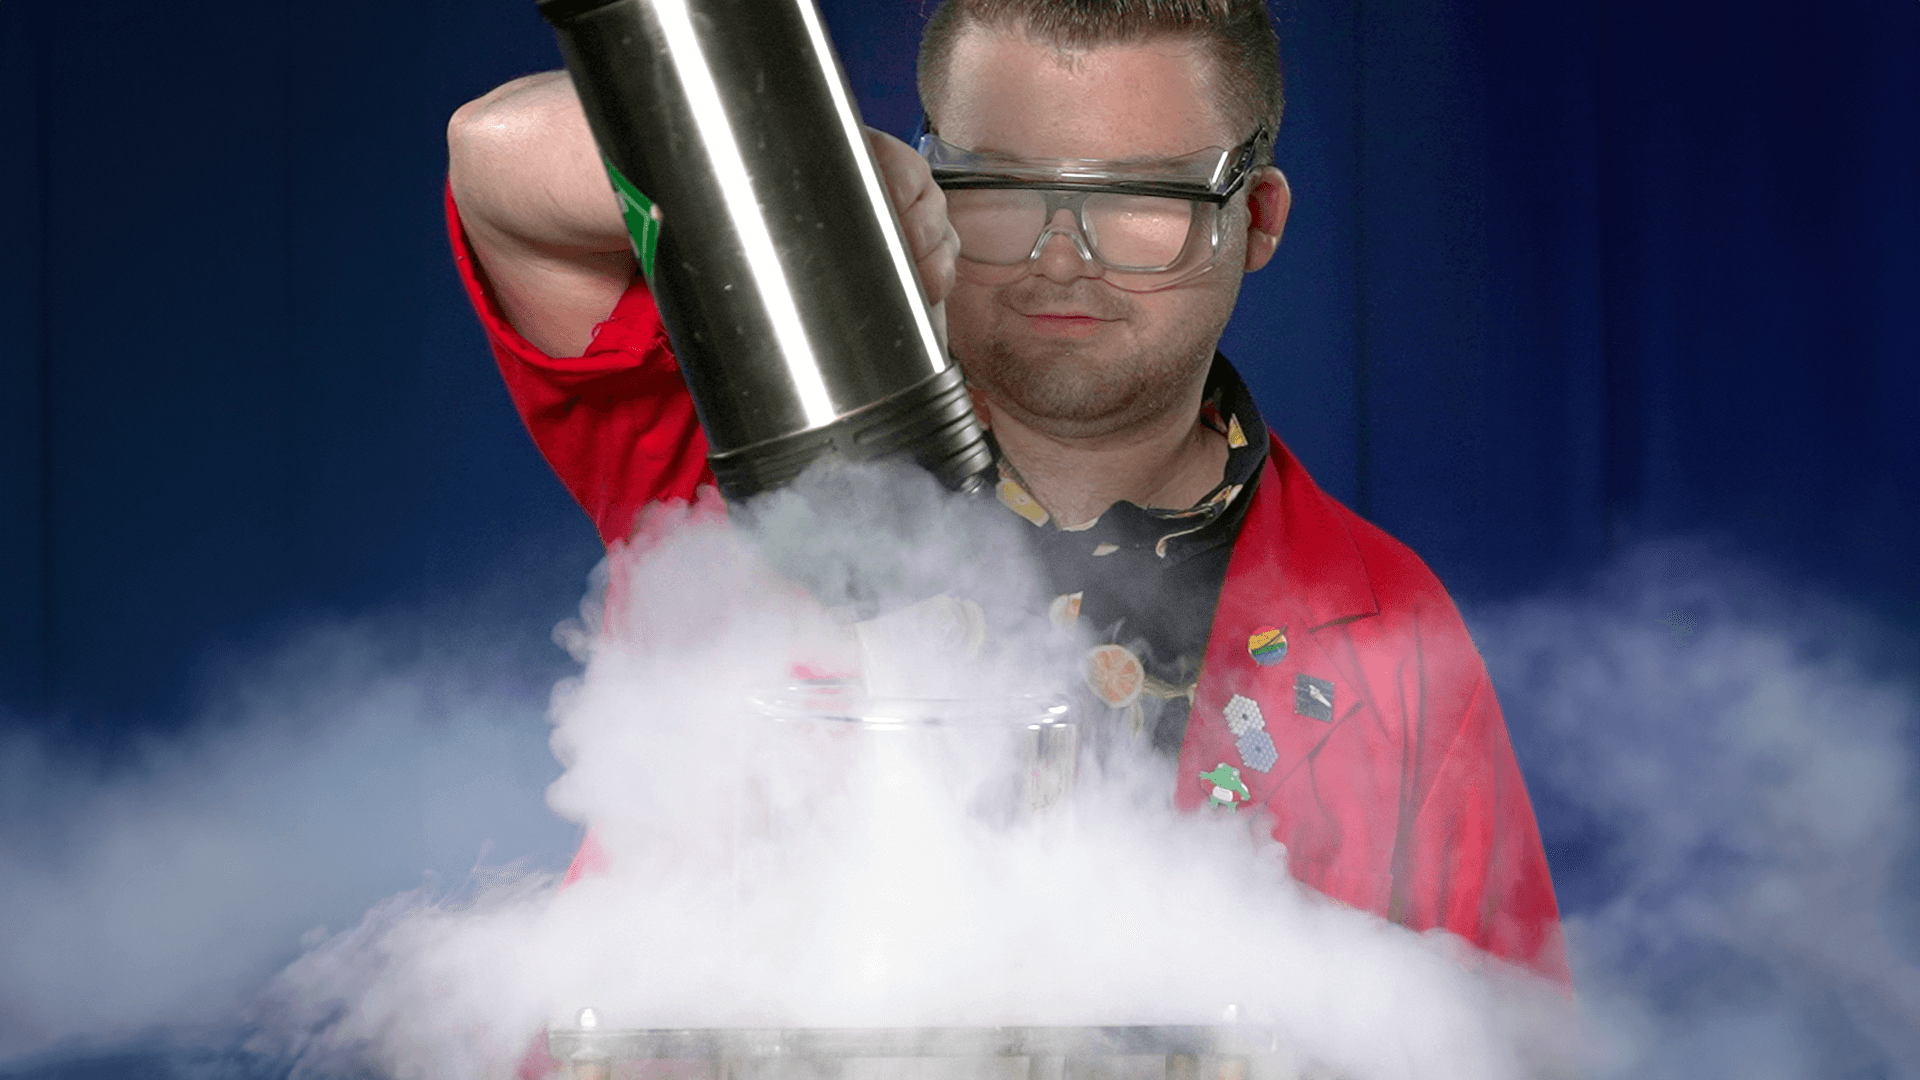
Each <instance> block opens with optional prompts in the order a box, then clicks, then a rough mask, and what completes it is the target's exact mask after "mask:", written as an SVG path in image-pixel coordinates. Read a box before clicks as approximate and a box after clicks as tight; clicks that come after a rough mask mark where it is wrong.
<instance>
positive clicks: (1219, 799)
mask: <svg viewBox="0 0 1920 1080" xmlns="http://www.w3.org/2000/svg"><path fill="white" fill-rule="evenodd" d="M1200 779H1202V780H1204V781H1206V782H1207V783H1209V784H1212V785H1213V793H1212V797H1213V805H1215V806H1239V805H1240V804H1241V803H1243V802H1246V801H1248V800H1249V799H1252V798H1253V792H1251V791H1248V790H1247V785H1245V784H1243V783H1241V782H1240V770H1239V769H1236V768H1234V767H1233V766H1231V765H1229V764H1227V763H1226V762H1224V761H1223V762H1221V763H1220V765H1219V767H1218V768H1216V769H1214V770H1213V771H1212V772H1203V773H1201V774H1200Z"/></svg>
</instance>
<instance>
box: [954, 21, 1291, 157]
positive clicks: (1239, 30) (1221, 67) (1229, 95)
mask: <svg viewBox="0 0 1920 1080" xmlns="http://www.w3.org/2000/svg"><path fill="white" fill-rule="evenodd" d="M969 26H981V27H985V28H988V29H993V30H1010V29H1012V28H1014V27H1015V26H1019V27H1022V28H1023V29H1024V30H1025V32H1026V34H1027V36H1028V37H1029V38H1031V39H1033V40H1034V41H1038V42H1043V43H1046V44H1049V45H1053V46H1055V47H1057V48H1063V49H1092V48H1097V47H1099V46H1102V45H1128V44H1133V43H1135V42H1139V41H1144V40H1147V39H1149V38H1155V37H1181V38H1190V39H1193V40H1196V41H1199V42H1201V43H1202V44H1203V45H1204V47H1205V48H1206V50H1207V54H1208V56H1209V57H1211V58H1212V60H1213V62H1214V69H1215V71H1216V73H1217V75H1218V77H1219V80H1220V90H1221V93H1222V96H1223V97H1224V99H1225V100H1224V101H1222V103H1221V104H1222V105H1223V106H1224V107H1225V112H1226V116H1227V119H1228V120H1229V121H1231V122H1233V123H1235V124H1237V125H1239V126H1240V127H1242V128H1244V129H1245V130H1246V131H1247V132H1248V133H1249V134H1251V133H1252V131H1253V128H1254V127H1255V125H1257V124H1265V126H1266V129H1267V131H1268V132H1269V133H1271V132H1273V131H1275V130H1277V129H1278V128H1279V127H1280V112H1281V110H1282V108H1283V107H1284V106H1285V104H1286V96H1285V92H1284V89H1283V86H1282V83H1281V78H1280V42H1279V39H1278V38H1277V37H1276V36H1275V34H1274V31H1273V21H1272V19H1271V18H1270V17H1269V16H1268V15H1267V6H1266V2H1265V0H941V3H940V6H939V7H937V8H935V9H934V12H933V16H932V17H931V18H930V19H928V20H927V29H926V32H925V34H923V35H922V36H921V38H920V72H919V88H920V102H921V105H922V107H924V108H926V109H928V110H929V111H931V110H932V108H933V103H934V102H935V101H936V100H938V99H939V98H940V96H941V95H942V94H944V93H945V92H946V80H947V60H948V58H949V57H950V56H951V55H952V53H953V46H954V42H955V41H956V40H957V39H958V38H959V36H960V34H961V33H962V32H963V31H965V30H966V29H967V28H968V27H969Z"/></svg>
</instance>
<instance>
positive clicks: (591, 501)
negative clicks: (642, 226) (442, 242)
mask: <svg viewBox="0 0 1920 1080" xmlns="http://www.w3.org/2000/svg"><path fill="white" fill-rule="evenodd" d="M446 211H447V235H448V237H449V239H450V240H451V241H452V244H453V257H454V263H455V265H456V266H457V267H458V268H459V271H460V281H461V283H462V284H463V285H464V286H465V287H466V290H467V298H468V299H469V300H470V301H472V303H473V309H474V312H475V314H477V315H478V316H479V317H480V325H481V326H482V328H483V329H485V331H486V334H487V342H488V344H489V345H490V346H491V347H492V349H493V358H494V362H495V363H496V364H498V365H499V367H500V376H501V378H502V379H504V380H505V381H506V384H507V392H508V394H509V395H511V397H512V398H513V404H514V408H515V409H516V410H518V411H519V413H520V419H521V421H522V422H523V423H524V424H525V425H526V427H527V431H528V433H529V434H531V435H532V436H533V441H534V444H535V445H536V446H538V447H539V448H540V453H541V454H542V455H543V456H544V457H545V458H546V459H547V463H548V464H549V465H551V466H552V467H553V471H554V472H555V473H556V474H558V475H559V477H560V480H561V482H562V483H563V484H565V485H566V487H567V490H568V491H570V492H572V493H573V497H574V499H575V500H576V501H578V502H579V503H580V505H581V507H582V508H583V509H585V510H586V512H587V515H588V516H589V517H591V518H592V519H593V523H594V527H595V528H597V529H598V530H599V532H600V539H601V540H602V542H604V543H607V544H611V543H613V542H614V541H616V540H620V539H623V538H624V537H625V536H626V535H627V533H628V531H629V530H630V529H631V528H632V527H633V521H634V515H636V514H637V513H638V512H639V510H640V508H641V507H642V506H644V505H646V504H647V503H649V502H654V501H657V500H663V499H680V500H687V499H691V498H693V496H694V492H695V491H696V490H697V489H698V488H699V487H700V486H701V485H702V484H711V483H712V482H713V473H712V471H711V470H709V469H708V467H707V462H706V455H707V440H706V435H705V433H704V432H702V431H701V430H700V421H699V417H698V416H697V415H696V414H695V412H694V408H693V398H692V396H691V395H690V394H689V393H688V392H687V386H686V382H685V380H684V379H683V378H682V377H681V375H680V368H679V365H678V363H676V362H675V360H674V357H673V351H672V347H671V345H670V343H669V342H668V340H667V331H666V326H665V325H664V324H663V323H662V322H661V320H660V312H659V309H658V308H656V307H655V306H654V302H653V295H652V294H651V293H649V292H648V291H647V288H646V284H645V282H644V281H642V280H641V279H639V278H637V277H636V278H635V280H634V282H633V284H632V285H630V286H628V288H627V291H626V292H625V293H624V294H623V295H622V296H621V297H620V301H619V303H618V304H616V305H615V306H614V309H613V313H612V314H611V315H609V316H608V317H607V319H606V321H605V322H602V323H600V324H599V325H598V326H596V327H594V331H593V342H592V344H590V345H589V346H588V347H587V349H586V351H585V353H583V354H582V355H580V356H576V357H559V358H556V357H552V356H548V355H547V354H546V353H544V352H542V351H540V349H538V348H536V347H535V346H534V345H533V344H532V343H530V342H528V341H527V339H526V338H524V337H522V336H521V335H520V332H519V331H517V330H515V329H514V328H513V326H512V324H510V323H509V322H508V321H507V318H506V315H505V313H503V312H502V311H501V310H500V305H499V302H498V301H497V300H496V299H495V298H494V295H493V292H492V290H491V289H490V288H489V286H488V284H487V281H486V275H485V273H484V272H483V271H482V270H481V268H480V265H479V263H478V262H477V261H476V260H475V259H474V257H473V249H472V246H471V244H470V243H469V241H468V239H467V234H466V229H465V227H464V225H463V224H462V222H461V220H460V211H459V208H458V207H457V206H456V205H455V204H454V201H453V192H452V190H451V189H448V191H447V193H446Z"/></svg>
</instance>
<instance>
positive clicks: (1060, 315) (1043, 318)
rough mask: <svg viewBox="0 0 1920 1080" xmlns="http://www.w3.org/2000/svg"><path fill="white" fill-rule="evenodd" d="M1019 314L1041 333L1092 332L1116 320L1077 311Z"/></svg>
mask: <svg viewBox="0 0 1920 1080" xmlns="http://www.w3.org/2000/svg"><path fill="white" fill-rule="evenodd" d="M1021 314H1022V315H1024V316H1025V317H1026V320H1027V325H1028V326H1031V327H1033V328H1034V329H1035V330H1037V331H1039V332H1041V333H1043V334H1067V335H1074V334H1092V333H1097V332H1098V331H1099V330H1100V328H1101V327H1103V326H1106V325H1107V324H1108V323H1111V322H1116V321H1118V320H1115V319H1103V318H1100V317H1099V316H1097V315H1088V314H1086V313H1085V312H1079V311H1025V312H1021Z"/></svg>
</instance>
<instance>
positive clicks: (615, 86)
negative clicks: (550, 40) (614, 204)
mask: <svg viewBox="0 0 1920 1080" xmlns="http://www.w3.org/2000/svg"><path fill="white" fill-rule="evenodd" d="M540 10H541V13H542V14H543V15H544V16H545V17H546V18H547V20H548V21H549V22H550V23H551V24H552V25H553V27H554V31H555V33H556V34H557V36H558V37H559V40H560V51H561V53H562V55H563V56H564V57H565V59H566V64H567V69H568V71H569V72H571V74H572V76H573V82H574V87H575V89H576V90H577V91H578V93H579V95H580V101H581V104H582V105H583V106H584V108H585V111H586V116H587V122H588V124H589V126H590V127H591V128H592V130H593V135H594V138H595V140H596V141H597V142H598V143H599V146H600V150H601V153H602V156H603V157H604V159H605V161H606V163H607V167H608V174H609V176H610V177H611V178H612V180H613V184H614V187H615V190H616V191H617V192H618V193H619V195H620V197H621V199H622V200H623V203H624V204H625V206H626V209H627V220H628V225H629V229H630V231H632V232H633V233H634V237H635V248H636V252H637V254H638V255H639V258H640V262H641V266H642V268H643V269H644V270H645V271H646V273H647V275H648V280H649V283H650V285H651V286H652V289H653V292H654V295H655V298H656V300H657V301H658V303H659V306H660V310H661V314H662V316H663V317H664V318H665V320H666V324H667V330H668V333H669V335H670V336H671V338H672V340H673V346H674V352H675V354H676V355H677V356H678V357H679V360H680V363H681V367H682V370H683V371H684V373H685V375H686V379H687V384H688V386H689V387H690V388H691V390H692V392H693V399H694V404H695V406H696V407H697V409H698V410H699V414H700V422H701V425H702V426H703V427H704V428H705V430H706V433H707V439H708V442H709V444H710V448H711V453H710V456H709V460H710V462H711V464H712V466H713V470H714V473H715V475H716V476H717V477H718V479H719V483H720V489H721V492H722V493H723V494H724V495H726V496H728V497H729V498H730V499H736V500H738V499H742V498H746V497H749V496H751V495H754V494H756V493H758V492H761V491H765V490H767V489H769V488H773V487H778V486H780V485H782V484H784V483H786V482H787V481H788V480H790V479H792V478H793V477H794V476H796V475H798V474H799V472H800V471H801V470H802V469H804V468H805V467H806V466H807V465H809V464H811V463H812V462H813V461H815V460H817V459H819V458H821V457H824V456H828V455H838V456H839V457H842V458H846V459H850V460H866V459H872V458H880V457H907V458H911V459H912V460H915V461H917V462H919V463H920V464H921V465H922V466H924V467H925V468H926V469H928V470H929V471H931V472H932V473H933V474H934V475H935V476H937V477H938V478H939V479H940V480H941V481H942V482H943V483H945V484H946V485H947V486H948V487H950V488H956V489H965V488H969V487H972V486H975V485H977V484H978V482H979V480H978V478H979V477H980V476H981V474H982V473H983V472H984V471H985V470H986V469H987V468H988V467H989V466H990V464H991V458H992V455H991V452H990V451H989V449H988V447H987V444H986V440H985V436H984V434H983V432H982V429H981V427H980V424H979V422H978V420H977V419H976V418H975V416H974V414H973V408H972V403H971V401H970V399H969V398H968V396H967V392H966V387H965V385H964V382H963V380H962V378H961V374H960V370H959V368H958V367H957V366H956V365H955V364H954V363H953V362H952V360H951V359H950V358H949V357H948V356H947V353H946V350H945V348H944V346H943V344H942V342H941V341H940V340H939V335H938V334H937V332H936V330H935V326H934V323H933V321H932V319H931V317H930V315H929V311H928V308H927V305H926V303H925V300H924V297H923V295H922V293H921V291H920V286H919V283H918V280H917V278H916V277H915V274H914V269H913V264H912V259H911V256H910V255H909V253H908V251H907V248H906V245H905V243H904V241H903V239H902V236H901V233H900V228H899V224H898V221H897V219H896V218H895V216H894V214H893V210H892V207H891V206H890V205H889V203H888V201H887V198H886V194H885V189H884V187H883V185H882V182H881V179H880V175H879V172H878V169H877V167H876V166H875V163H874V160H873V156H872V153H871V150H870V148H869V147H868V145H867V142H866V135H865V131H864V129H863V127H862V125H861V123H860V119H859V117H858V115H857V114H856V111H855V108H854V105H853V99H852V95H851V93H850V92H849V90H848V87H847V82H846V77H845V75H844V73H843V72H842V71H841V69H840V65H839V61H838V59H837V58H836V57H835V55H834V52H833V47H832V45H831V43H830V42H829V41H828V39H827V35H826V31H825V28H824V24H823V23H822V20H821V17H820V12H819V10H818V8H817V7H816V6H815V4H814V0H540Z"/></svg>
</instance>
